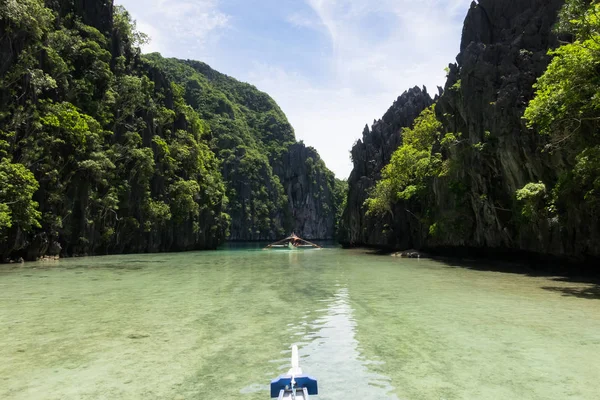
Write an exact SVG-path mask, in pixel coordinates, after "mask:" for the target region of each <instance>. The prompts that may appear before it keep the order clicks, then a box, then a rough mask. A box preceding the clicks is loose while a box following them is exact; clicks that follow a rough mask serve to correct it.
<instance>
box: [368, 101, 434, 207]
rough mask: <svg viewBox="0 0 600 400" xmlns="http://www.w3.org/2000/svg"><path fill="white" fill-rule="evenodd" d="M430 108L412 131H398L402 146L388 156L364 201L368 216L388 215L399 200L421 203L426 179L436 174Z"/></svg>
mask: <svg viewBox="0 0 600 400" xmlns="http://www.w3.org/2000/svg"><path fill="white" fill-rule="evenodd" d="M434 107H435V106H432V107H430V108H427V109H425V110H424V111H423V112H422V113H421V115H420V116H419V117H418V118H417V119H416V120H415V122H414V126H413V127H412V128H404V129H403V130H402V146H400V147H399V148H398V149H397V150H396V151H395V152H394V154H393V155H392V159H391V161H390V163H389V164H388V165H386V166H385V168H384V169H383V171H382V174H381V175H382V176H381V180H380V181H378V182H377V184H376V185H375V187H374V188H373V190H372V192H371V194H370V196H369V198H368V199H367V201H366V205H367V208H368V212H369V213H371V214H376V215H383V214H385V213H392V212H393V206H394V204H396V203H397V202H398V201H400V200H410V199H418V198H420V199H421V200H423V196H424V195H425V193H426V191H427V185H428V183H429V182H430V178H432V177H434V176H436V175H438V174H439V173H440V167H441V161H440V160H441V156H440V154H439V153H433V152H432V148H433V145H434V143H435V141H436V139H437V138H438V136H439V130H440V128H441V124H440V122H439V121H438V120H437V119H436V116H435V111H434Z"/></svg>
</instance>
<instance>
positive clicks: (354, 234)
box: [339, 87, 433, 246]
mask: <svg viewBox="0 0 600 400" xmlns="http://www.w3.org/2000/svg"><path fill="white" fill-rule="evenodd" d="M432 103H433V100H432V98H431V96H430V95H429V94H428V93H427V90H426V89H425V88H423V89H420V88H418V87H414V88H412V89H410V90H408V91H406V92H404V93H403V94H402V95H401V96H400V97H398V99H397V100H396V101H395V102H394V104H393V105H392V106H391V107H390V109H389V110H388V111H387V112H386V113H385V115H384V116H383V118H381V119H380V120H378V121H375V122H374V123H373V126H372V127H371V129H369V127H368V126H365V129H364V131H363V136H362V139H359V140H358V141H357V142H356V144H355V145H354V146H353V147H352V151H351V155H352V162H353V164H354V168H353V170H352V172H351V173H350V177H349V178H348V198H347V203H346V208H345V210H344V212H343V214H342V219H341V221H340V234H339V241H340V242H341V243H342V244H344V245H357V246H358V245H373V246H394V245H395V236H394V235H393V233H392V231H393V226H395V225H396V221H395V220H394V218H393V217H392V216H387V217H386V218H384V219H381V218H376V217H370V216H368V215H366V207H365V206H364V202H365V200H366V199H367V197H368V195H369V191H370V190H371V188H372V187H373V186H374V185H375V182H377V180H379V179H380V178H381V170H382V168H383V167H384V166H385V165H386V164H387V163H389V162H390V159H391V157H392V154H393V153H394V151H395V150H396V149H397V148H398V146H400V144H401V143H402V135H401V131H402V128H407V127H410V126H411V125H412V123H413V121H414V120H415V118H416V117H417V116H418V115H419V114H420V113H421V112H422V111H423V110H424V109H425V108H427V107H429V106H430V105H431V104H432Z"/></svg>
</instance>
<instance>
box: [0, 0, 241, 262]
mask: <svg viewBox="0 0 600 400" xmlns="http://www.w3.org/2000/svg"><path fill="white" fill-rule="evenodd" d="M70 5H71V3H68V2H65V4H62V7H58V8H57V9H56V10H54V9H50V8H46V7H44V6H43V3H42V2H41V1H34V0H29V1H26V2H18V3H17V2H14V1H9V2H8V3H5V6H4V7H2V8H1V9H0V16H1V18H2V27H3V30H4V31H5V32H6V36H5V41H4V42H3V43H2V46H3V49H6V50H7V51H8V52H9V54H10V56H11V60H12V62H6V63H3V65H2V68H3V69H5V70H3V72H4V73H3V79H2V86H1V89H0V91H1V104H0V111H1V114H0V149H1V154H0V156H1V157H2V160H1V165H2V169H1V171H2V173H1V175H0V179H1V180H2V187H3V189H2V191H1V192H0V202H1V204H2V206H1V207H2V208H1V209H0V212H1V214H0V215H1V217H0V220H1V221H2V222H1V226H0V233H1V234H2V237H1V238H0V241H1V243H2V249H3V254H2V256H3V257H6V256H8V255H9V254H10V253H11V252H13V251H18V250H22V251H24V253H23V255H25V256H26V257H27V258H34V257H36V256H40V255H43V254H45V253H47V252H50V253H58V252H59V251H60V247H61V246H62V247H64V251H65V252H66V253H68V254H89V253H98V252H101V253H102V252H120V251H157V250H173V249H189V248H205V247H214V246H216V245H217V244H218V243H220V241H222V240H223V238H224V237H225V235H226V230H227V227H228V223H229V217H228V215H227V214H226V213H225V206H226V204H227V197H226V196H225V186H224V183H223V180H222V178H221V175H220V172H219V167H220V165H219V162H218V161H217V158H216V156H215V154H214V153H213V152H212V151H211V149H210V148H209V146H208V141H207V139H206V136H207V135H208V132H209V130H208V126H207V124H206V123H205V122H204V121H202V120H201V119H200V117H199V116H198V114H197V113H196V112H195V111H194V110H193V109H192V108H191V107H190V106H188V105H187V104H186V103H185V101H184V99H183V98H182V97H181V89H180V88H179V87H177V85H175V84H169V83H166V82H162V81H160V79H158V75H159V74H158V73H156V72H154V71H153V68H152V67H151V66H150V65H149V64H148V63H145V62H144V61H143V60H141V59H140V58H139V50H138V49H137V47H135V46H136V45H137V44H138V42H139V40H143V37H142V36H140V35H139V34H137V33H136V31H135V26H134V24H133V23H132V21H131V19H130V17H129V15H128V14H127V12H126V11H125V10H124V9H122V8H121V7H115V9H114V15H111V14H110V12H108V14H106V15H100V16H98V18H99V19H109V20H112V30H111V31H110V32H101V31H99V30H98V29H96V28H95V27H93V26H90V25H86V24H84V23H83V22H82V18H81V16H80V15H78V14H76V13H74V12H73V11H72V10H71V9H70V7H69V6H70ZM55 18H56V21H57V23H55V21H54V19H55ZM109 22H110V21H109ZM111 38H112V39H113V40H114V41H116V42H117V43H118V50H116V51H115V50H114V49H113V48H112V47H111ZM7 41H8V42H10V41H13V42H17V43H18V46H13V47H10V46H9V47H7ZM19 47H22V50H20V51H17V50H15V48H16V49H18V48H19ZM11 60H9V61H11ZM153 78H154V80H153ZM38 187H39V190H37V191H36V189H38ZM38 210H39V211H38ZM175 224H177V225H178V228H177V229H178V230H179V231H184V232H187V233H189V234H190V235H191V236H192V238H188V239H180V238H178V237H177V235H174V231H175Z"/></svg>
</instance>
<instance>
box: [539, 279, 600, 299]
mask: <svg viewBox="0 0 600 400" xmlns="http://www.w3.org/2000/svg"><path fill="white" fill-rule="evenodd" d="M552 280H553V281H556V282H567V283H574V282H573V280H572V279H570V278H562V277H561V278H554V279H552ZM576 283H578V284H581V283H585V284H588V287H569V286H542V289H544V290H548V291H550V292H556V293H560V294H562V295H563V296H565V297H577V298H580V299H588V300H600V281H594V280H586V279H580V280H578V281H577V282H576Z"/></svg>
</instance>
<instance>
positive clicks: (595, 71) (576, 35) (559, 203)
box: [524, 0, 600, 218]
mask: <svg viewBox="0 0 600 400" xmlns="http://www.w3.org/2000/svg"><path fill="white" fill-rule="evenodd" d="M558 28H559V30H560V31H561V32H563V33H568V34H570V35H572V37H573V41H572V43H567V44H563V45H562V46H560V47H559V48H557V49H556V50H552V51H551V52H550V54H551V55H552V56H553V58H552V62H551V63H550V65H549V66H548V69H547V70H546V72H545V73H544V74H543V75H542V76H541V77H540V78H539V79H538V81H537V83H536V85H535V88H536V96H535V98H534V99H533V100H532V101H531V102H530V104H529V107H528V108H527V110H526V111H525V118H526V119H527V120H528V122H529V126H530V127H535V128H538V129H539V131H540V133H542V134H545V135H548V136H549V138H550V143H549V145H548V147H547V149H546V150H548V151H550V152H552V153H560V154H562V155H564V158H565V161H566V162H567V163H568V165H570V166H572V168H568V169H565V170H564V171H563V172H562V173H561V174H560V175H559V177H558V182H556V183H554V182H550V184H553V187H552V189H551V191H550V192H549V193H548V196H544V197H543V198H541V199H540V200H543V201H537V202H536V203H535V206H536V207H535V208H536V210H535V215H538V216H541V217H548V215H552V216H557V217H559V218H563V217H567V216H568V215H569V214H570V213H572V212H573V211H574V209H577V211H579V212H583V213H585V214H588V215H590V216H596V218H597V216H598V215H600V135H599V131H600V73H599V68H600V4H598V3H596V2H592V3H590V2H587V1H582V0H569V1H568V2H567V4H566V5H565V7H564V9H563V11H562V13H561V18H560V24H559V26H558ZM540 184H541V183H540ZM529 185H531V184H529ZM529 185H528V186H529ZM544 193H545V187H544ZM537 197H540V196H537ZM532 206H533V205H532V204H531V202H529V203H524V207H525V208H524V212H525V213H527V214H533V210H532Z"/></svg>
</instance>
